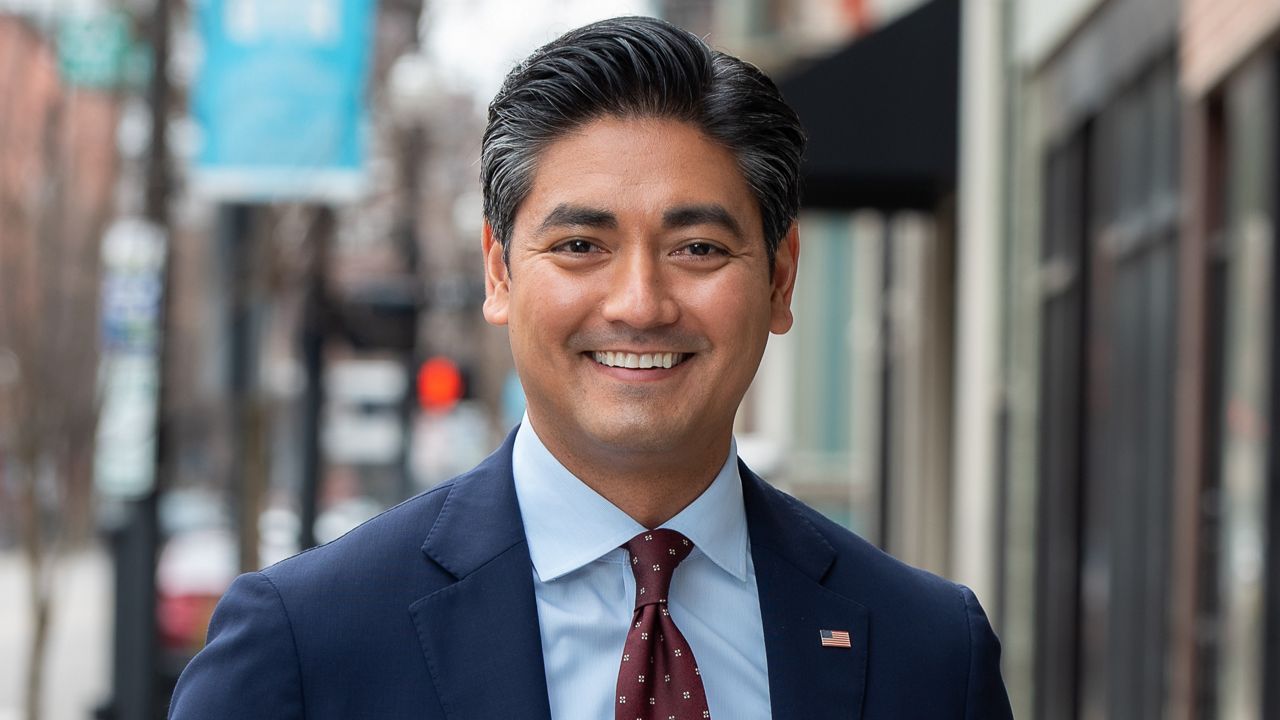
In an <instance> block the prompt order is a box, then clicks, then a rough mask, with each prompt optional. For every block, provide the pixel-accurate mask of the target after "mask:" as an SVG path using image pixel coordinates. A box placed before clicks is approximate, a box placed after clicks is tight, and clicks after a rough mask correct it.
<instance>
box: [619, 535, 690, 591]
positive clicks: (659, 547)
mask: <svg viewBox="0 0 1280 720" xmlns="http://www.w3.org/2000/svg"><path fill="white" fill-rule="evenodd" d="M623 547H624V548H626V549H627V552H629V553H631V572H632V573H634V574H635V576H636V607H641V606H643V605H650V604H653V603H665V602H666V601H667V593H668V592H670V590H671V576H672V574H673V573H675V571H676V566H677V565H679V564H680V562H681V561H682V560H684V559H685V558H687V557H689V553H691V552H693V543H692V542H689V538H687V537H685V536H684V535H681V534H680V533H678V532H676V531H675V530H667V529H665V528H659V529H657V530H646V531H644V532H642V533H640V534H639V535H637V536H635V537H633V538H631V539H630V540H628V541H627V542H626V544H625V545H623Z"/></svg>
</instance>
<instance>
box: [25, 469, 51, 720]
mask: <svg viewBox="0 0 1280 720" xmlns="http://www.w3.org/2000/svg"><path fill="white" fill-rule="evenodd" d="M20 462H21V465H20V466H19V470H18V472H19V473H20V475H21V481H20V484H19V487H20V488H21V489H20V491H19V492H21V493H22V505H23V513H22V516H23V517H22V519H24V520H25V521H26V522H25V523H24V524H23V546H24V548H25V550H26V560H27V570H28V572H29V573H30V576H29V580H30V585H29V587H30V601H31V620H32V622H31V643H30V645H29V646H28V654H27V687H26V693H27V694H26V720H40V718H41V716H42V714H43V712H42V701H43V697H42V695H43V693H42V692H41V690H42V689H43V688H44V669H45V658H46V656H47V655H48V649H49V647H48V645H49V618H50V614H51V611H52V607H53V602H52V595H53V593H52V588H53V562H52V561H51V559H50V557H49V556H50V554H51V553H50V550H51V548H50V547H49V546H47V545H46V542H45V541H46V537H45V528H44V509H43V508H42V507H41V506H40V492H39V489H38V486H39V483H40V474H39V471H38V470H37V466H38V463H37V462H36V461H34V460H33V459H32V458H31V457H30V455H28V456H27V457H24V458H23V459H22V460H21V461H20Z"/></svg>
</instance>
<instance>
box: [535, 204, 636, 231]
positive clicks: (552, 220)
mask: <svg viewBox="0 0 1280 720" xmlns="http://www.w3.org/2000/svg"><path fill="white" fill-rule="evenodd" d="M556 227H590V228H603V229H606V230H613V229H616V228H617V227H618V218H617V216H616V215H614V214H613V213H611V212H609V211H608V210H601V209H599V208H593V207H587V206H585V205H570V204H568V203H561V204H559V205H557V206H556V207H555V209H554V210H552V211H551V212H550V213H548V214H547V217H546V218H545V219H543V221H542V224H541V225H539V226H538V231H539V232H541V231H544V230H549V229H551V228H556Z"/></svg>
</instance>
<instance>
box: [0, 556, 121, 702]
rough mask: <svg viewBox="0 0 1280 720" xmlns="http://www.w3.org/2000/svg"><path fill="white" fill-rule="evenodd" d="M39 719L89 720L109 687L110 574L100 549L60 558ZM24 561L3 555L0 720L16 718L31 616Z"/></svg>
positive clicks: (0, 570)
mask: <svg viewBox="0 0 1280 720" xmlns="http://www.w3.org/2000/svg"><path fill="white" fill-rule="evenodd" d="M56 572H57V575H56V580H55V582H56V586H55V591H54V593H55V594H54V609H53V622H52V625H51V628H50V637H49V651H48V656H47V661H48V666H47V667H46V669H45V688H44V711H45V712H44V720H86V719H87V718H91V717H92V716H93V710H94V708H96V707H97V706H98V705H99V704H101V703H102V702H103V700H105V699H106V698H107V695H108V693H109V692H110V685H111V623H112V603H113V588H112V573H111V559H110V556H109V555H108V554H107V552H106V550H105V549H104V548H99V547H94V548H91V549H87V550H82V551H77V552H74V553H71V554H68V555H67V556H65V557H63V558H61V559H60V560H59V562H58V565H57V571H56ZM27 583H28V575H27V568H26V563H25V562H24V561H23V558H22V556H21V555H20V554H19V553H18V552H17V551H0V720H21V719H22V709H23V687H24V685H25V682H26V664H27V656H28V653H29V652H30V650H29V648H28V643H29V642H30V638H31V611H30V602H29V586H28V585H27Z"/></svg>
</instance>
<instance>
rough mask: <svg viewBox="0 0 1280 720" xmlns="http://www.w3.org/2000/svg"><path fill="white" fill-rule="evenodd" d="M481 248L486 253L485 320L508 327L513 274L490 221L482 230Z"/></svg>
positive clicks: (485, 222)
mask: <svg viewBox="0 0 1280 720" xmlns="http://www.w3.org/2000/svg"><path fill="white" fill-rule="evenodd" d="M480 248H481V250H482V251H483V252H484V319H485V320H487V321H489V323H491V324H493V325H506V324H507V307H508V305H509V303H510V302H511V293H510V285H511V274H510V272H508V268H507V259H506V257H505V256H504V255H505V253H504V251H503V247H502V243H500V242H498V239H497V238H496V237H494V234H493V228H492V227H491V226H490V225H489V221H488V220H485V221H484V227H483V228H482V229H481V233H480Z"/></svg>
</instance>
